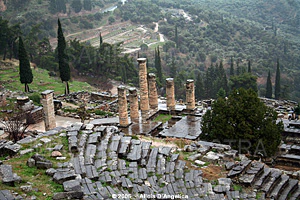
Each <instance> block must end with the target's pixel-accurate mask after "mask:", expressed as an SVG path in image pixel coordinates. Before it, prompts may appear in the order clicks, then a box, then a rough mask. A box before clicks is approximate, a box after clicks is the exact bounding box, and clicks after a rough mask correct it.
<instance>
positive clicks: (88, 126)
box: [85, 124, 94, 130]
mask: <svg viewBox="0 0 300 200" xmlns="http://www.w3.org/2000/svg"><path fill="white" fill-rule="evenodd" d="M93 128H94V124H86V125H85V129H86V130H92V129H93Z"/></svg>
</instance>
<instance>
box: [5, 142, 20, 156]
mask: <svg viewBox="0 0 300 200" xmlns="http://www.w3.org/2000/svg"><path fill="white" fill-rule="evenodd" d="M21 147H22V146H21V145H19V144H9V143H8V144H7V145H5V146H4V152H5V153H6V154H8V155H10V156H13V155H15V154H17V153H18V152H19V150H20V149H21Z"/></svg>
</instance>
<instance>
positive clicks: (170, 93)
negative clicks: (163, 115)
mask: <svg viewBox="0 0 300 200" xmlns="http://www.w3.org/2000/svg"><path fill="white" fill-rule="evenodd" d="M166 96H167V109H168V110H175V103H176V102H175V87H174V79H173V78H167V79H166Z"/></svg>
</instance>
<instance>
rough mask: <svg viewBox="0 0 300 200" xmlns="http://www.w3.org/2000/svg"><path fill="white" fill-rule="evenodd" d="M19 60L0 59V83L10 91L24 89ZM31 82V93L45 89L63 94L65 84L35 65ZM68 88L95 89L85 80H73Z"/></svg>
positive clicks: (75, 90)
mask: <svg viewBox="0 0 300 200" xmlns="http://www.w3.org/2000/svg"><path fill="white" fill-rule="evenodd" d="M18 65H19V62H18V61H17V60H12V61H9V60H8V61H0V69H1V70H0V85H1V86H2V87H4V88H6V89H9V90H11V91H18V92H22V91H24V85H23V84H21V82H20V78H19V66H18ZM32 73H33V82H32V83H31V84H29V87H30V89H31V91H32V93H33V94H38V95H40V93H41V92H43V91H45V90H54V93H55V94H56V95H59V94H64V89H65V86H64V84H63V83H62V82H61V80H60V79H59V78H58V77H53V76H49V71H47V70H45V69H41V68H37V67H33V65H32ZM70 90H71V91H72V92H77V91H82V90H86V91H97V89H96V88H94V87H92V86H91V85H89V84H88V83H86V82H80V81H76V80H73V81H72V82H71V83H70Z"/></svg>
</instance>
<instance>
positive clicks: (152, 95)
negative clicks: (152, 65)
mask: <svg viewBox="0 0 300 200" xmlns="http://www.w3.org/2000/svg"><path fill="white" fill-rule="evenodd" d="M148 82H149V105H150V108H151V109H157V108H158V95H157V89H156V76H155V74H154V73H149V75H148Z"/></svg>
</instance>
